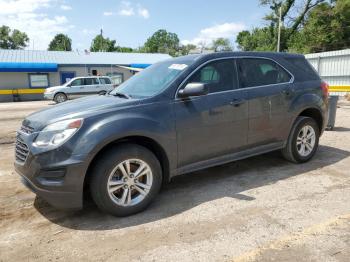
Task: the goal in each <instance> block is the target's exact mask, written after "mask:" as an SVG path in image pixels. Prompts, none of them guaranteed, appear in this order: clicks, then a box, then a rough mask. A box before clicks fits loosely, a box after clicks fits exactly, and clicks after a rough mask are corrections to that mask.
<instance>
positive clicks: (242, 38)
mask: <svg viewBox="0 0 350 262" xmlns="http://www.w3.org/2000/svg"><path fill="white" fill-rule="evenodd" d="M324 2H327V0H284V1H281V0H260V4H261V5H263V6H268V7H269V8H270V10H271V11H270V13H269V14H267V15H266V16H265V18H264V19H265V21H267V22H268V25H267V26H265V27H263V28H255V29H253V30H252V31H251V32H249V34H247V32H244V33H242V32H241V33H240V34H239V35H238V36H239V37H237V40H236V42H237V44H238V45H239V47H240V48H241V49H243V50H250V51H253V50H264V51H275V50H276V46H277V34H278V21H279V14H280V8H281V20H282V21H283V23H284V26H283V27H282V30H281V45H280V46H281V48H280V50H281V51H286V50H287V49H288V43H289V42H290V41H291V39H292V38H293V37H295V35H297V34H298V33H299V30H300V28H301V27H302V26H303V25H304V23H305V21H306V20H307V18H308V15H309V13H310V12H311V10H313V9H314V8H315V7H317V6H319V5H321V4H322V3H324ZM252 41H253V42H252Z"/></svg>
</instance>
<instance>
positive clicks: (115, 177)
mask: <svg viewBox="0 0 350 262" xmlns="http://www.w3.org/2000/svg"><path fill="white" fill-rule="evenodd" d="M161 184H162V169H161V167H160V163H159V161H158V159H157V158H156V157H155V155H154V154H153V153H152V152H150V151H149V150H148V149H146V148H144V147H142V146H138V145H132V144H126V145H120V146H118V147H116V148H113V149H110V150H109V151H107V152H106V153H105V154H104V155H103V156H102V157H100V158H99V160H98V161H97V163H96V164H95V167H94V168H93V170H92V178H91V181H90V190H91V194H92V198H93V199H94V201H95V203H96V204H97V206H98V207H99V208H100V209H101V210H103V211H105V212H108V213H110V214H112V215H115V216H128V215H132V214H135V213H137V212H140V211H143V210H144V209H146V208H147V206H148V205H149V204H150V203H151V201H152V200H153V199H154V198H155V196H156V195H157V194H158V192H159V190H160V187H161Z"/></svg>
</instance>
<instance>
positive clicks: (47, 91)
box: [45, 89, 53, 94]
mask: <svg viewBox="0 0 350 262" xmlns="http://www.w3.org/2000/svg"><path fill="white" fill-rule="evenodd" d="M51 93H53V90H52V89H45V94H51Z"/></svg>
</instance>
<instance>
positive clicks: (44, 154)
mask: <svg viewBox="0 0 350 262" xmlns="http://www.w3.org/2000/svg"><path fill="white" fill-rule="evenodd" d="M327 98H328V86H327V84H325V83H324V82H322V81H321V79H320V77H319V76H318V75H317V73H316V72H315V71H314V70H313V68H312V67H311V66H310V65H309V63H308V62H307V61H306V60H305V58H304V56H302V55H295V54H283V53H255V52H253V53H250V52H230V53H214V54H206V55H191V56H185V57H180V58H175V59H170V60H167V61H164V62H160V63H157V64H154V65H153V66H151V67H149V68H147V69H146V70H144V71H143V72H141V73H139V74H137V75H136V76H134V77H133V78H131V79H130V80H128V81H126V82H125V83H123V84H122V85H120V86H119V88H118V89H115V90H113V91H112V92H110V93H109V94H106V95H104V96H93V97H86V98H81V99H78V100H75V101H74V102H66V103H63V104H58V105H55V106H53V107H51V108H48V109H45V110H42V111H40V112H36V113H34V114H32V115H30V116H28V117H27V118H26V119H25V120H24V121H23V124H22V127H21V129H20V130H19V131H18V134H17V141H16V148H15V168H16V170H17V172H18V173H19V174H20V175H21V177H22V178H23V182H24V183H25V184H26V185H27V186H28V187H29V188H30V189H32V190H33V191H34V192H35V193H36V194H37V195H39V196H40V197H42V198H44V199H45V200H46V201H48V202H49V203H50V204H52V205H53V206H56V207H58V208H74V209H76V208H81V207H82V206H83V193H86V192H89V193H90V194H91V196H92V198H93V200H94V201H95V202H96V204H97V206H98V207H99V208H100V209H102V210H104V211H106V212H109V213H111V214H113V215H116V216H126V215H130V214H134V213H136V212H140V211H142V210H144V209H145V208H146V207H147V206H148V205H149V204H150V203H151V201H152V200H153V199H154V198H155V197H156V195H157V193H158V192H159V190H160V188H161V185H162V184H163V183H164V182H167V181H169V180H170V179H171V178H172V177H174V176H177V175H181V174H184V173H189V172H193V171H196V170H200V169H204V168H208V167H211V166H216V165H221V164H224V163H228V162H231V161H235V160H239V159H243V158H247V157H251V156H254V155H258V154H262V153H266V152H270V151H274V150H281V152H282V154H283V156H284V157H285V158H286V159H287V160H289V161H292V162H295V163H303V162H306V161H308V160H310V159H311V158H312V157H313V155H314V154H315V152H316V150H317V147H318V141H319V137H320V135H321V134H322V132H323V130H324V128H325V125H326V123H327V111H328V104H327V101H328V99H327ZM213 175H215V174H213Z"/></svg>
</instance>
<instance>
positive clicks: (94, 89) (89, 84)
mask: <svg viewBox="0 0 350 262" xmlns="http://www.w3.org/2000/svg"><path fill="white" fill-rule="evenodd" d="M84 83H85V86H84V91H83V92H84V95H94V94H98V92H99V91H100V90H99V85H100V83H99V81H98V79H97V78H96V77H88V78H85V80H84Z"/></svg>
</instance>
